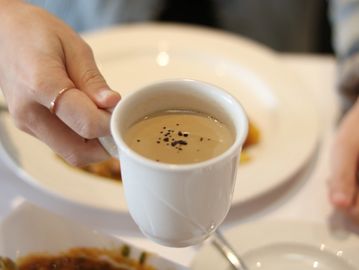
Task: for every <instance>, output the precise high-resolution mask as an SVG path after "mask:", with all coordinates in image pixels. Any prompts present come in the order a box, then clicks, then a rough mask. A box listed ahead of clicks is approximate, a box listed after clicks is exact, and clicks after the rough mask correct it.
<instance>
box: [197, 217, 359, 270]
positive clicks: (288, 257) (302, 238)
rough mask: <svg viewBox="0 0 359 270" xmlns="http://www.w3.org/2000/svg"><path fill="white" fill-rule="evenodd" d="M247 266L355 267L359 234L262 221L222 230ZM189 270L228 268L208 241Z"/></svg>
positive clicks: (277, 269) (270, 269) (294, 269)
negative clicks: (226, 230)
mask: <svg viewBox="0 0 359 270" xmlns="http://www.w3.org/2000/svg"><path fill="white" fill-rule="evenodd" d="M225 236H226V238H227V239H228V241H229V242H230V244H231V245H232V246H233V247H234V249H235V250H236V251H237V253H238V254H241V255H242V258H243V260H244V262H245V263H246V265H247V266H248V268H249V269H250V270H255V269H260V270H287V269H290V270H307V269H308V270H309V269H318V270H339V269H340V270H355V269H359V258H358V250H359V237H358V236H357V235H355V234H354V233H350V232H348V231H345V230H339V229H337V230H332V229H330V228H329V227H327V226H326V225H324V224H313V223H305V222H295V221H272V222H270V221H262V222H258V223H252V224H246V225H242V226H239V227H236V228H233V229H231V230H229V231H228V232H226V233H225ZM191 269H193V270H202V269H206V270H210V269H216V270H230V269H231V268H230V266H229V264H228V262H227V261H226V260H225V259H224V258H223V256H222V255H221V254H220V253H219V251H218V250H216V249H215V248H214V246H213V245H211V244H210V243H208V244H206V245H205V246H203V247H202V248H201V249H200V251H199V252H198V254H197V255H196V257H195V258H194V261H193V263H192V267H191Z"/></svg>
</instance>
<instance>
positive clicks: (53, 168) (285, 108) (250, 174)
mask: <svg viewBox="0 0 359 270" xmlns="http://www.w3.org/2000/svg"><path fill="white" fill-rule="evenodd" d="M86 40H87V41H88V42H89V44H90V45H91V46H92V48H93V50H94V53H95V56H96V60H97V62H98V64H99V66H100V69H101V70H102V72H103V74H104V76H105V78H106V79H107V81H108V83H109V84H110V85H111V86H112V87H113V88H114V89H117V90H118V91H120V93H121V94H122V95H126V94H128V93H129V92H131V91H132V90H133V89H136V88H137V87H139V86H143V85H145V84H147V83H150V82H152V81H156V80H160V79H167V78H176V77H187V78H193V79H199V80H203V81H208V82H210V83H213V84H216V85H218V86H221V87H222V88H224V89H226V90H228V91H229V92H231V93H232V94H233V95H234V96H236V97H237V98H238V99H239V100H240V101H241V103H242V104H243V106H244V107H245V109H246V110H247V112H248V115H249V118H250V119H251V120H252V121H253V122H254V123H256V125H257V126H258V127H259V129H260V132H261V134H262V139H261V142H260V144H259V145H258V146H256V147H254V148H253V149H252V150H251V156H252V161H251V162H249V163H247V164H243V165H241V167H240V169H239V173H238V181H237V185H236V188H235V190H234V196H233V202H234V203H239V202H242V201H245V200H248V199H252V198H253V197H256V196H260V195H261V194H263V193H264V192H266V191H269V190H271V189H273V188H275V187H277V186H278V185H280V184H282V183H283V182H285V181H286V180H288V178H290V177H291V176H292V175H293V174H294V173H295V172H297V171H298V169H300V168H301V167H302V166H303V165H304V163H305V162H306V161H307V160H308V158H309V157H310V155H311V154H312V152H313V150H314V149H315V146H316V141H317V135H318V126H317V122H318V119H317V117H318V115H317V111H316V109H315V105H314V103H313V101H312V99H311V96H310V95H309V94H308V93H307V92H306V90H305V89H303V88H301V85H300V82H298V81H297V80H295V79H293V78H292V77H291V74H289V73H288V72H287V71H286V70H285V69H284V67H283V65H282V63H281V61H280V59H279V57H278V56H277V55H276V54H275V53H274V52H272V51H271V50H268V49H266V48H264V47H261V46H259V45H257V44H255V43H253V42H250V41H248V40H246V39H243V38H240V37H238V36H233V35H229V34H226V33H222V32H215V31H212V30H209V29H203V28H193V27H188V26H187V27H185V26H178V25H156V24H154V25H152V24H149V25H146V24H145V25H135V26H127V27H119V28H114V29H110V30H108V31H104V32H100V33H96V34H93V35H88V36H86ZM0 140H1V144H2V147H3V148H4V149H5V152H6V154H5V156H6V157H7V158H10V160H11V162H10V163H12V164H13V165H14V167H15V170H16V171H18V172H20V175H21V177H22V178H23V179H24V180H25V183H27V184H29V185H30V186H31V187H34V186H35V189H36V190H40V191H41V192H39V193H38V194H37V195H36V199H37V200H38V201H39V200H40V201H42V203H48V198H49V197H55V198H57V199H58V200H59V202H60V203H61V202H67V203H69V202H70V203H72V202H73V203H76V204H79V205H85V206H89V207H91V208H99V209H106V210H111V211H116V212H119V211H122V212H126V211H127V207H126V203H125V200H124V198H123V192H122V186H121V185H120V184H119V183H116V182H114V181H109V180H104V179H101V178H99V177H96V176H91V175H89V174H86V173H83V172H81V171H79V170H74V169H71V168H70V167H68V166H67V165H66V164H64V163H63V162H61V161H60V160H59V159H58V158H56V157H55V155H54V154H53V153H52V151H51V150H49V149H48V148H47V147H46V146H44V145H43V144H42V143H40V142H38V141H37V140H35V139H33V138H31V137H30V136H27V135H25V134H23V133H21V132H19V131H18V130H17V129H16V128H15V127H14V125H13V123H12V122H11V120H10V117H9V116H8V115H6V114H0ZM13 161H15V163H14V162H13ZM44 196H45V197H46V198H44V199H43V200H41V199H42V197H44Z"/></svg>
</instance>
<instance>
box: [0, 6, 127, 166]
mask: <svg viewBox="0 0 359 270" xmlns="http://www.w3.org/2000/svg"><path fill="white" fill-rule="evenodd" d="M0 7H1V8H0V17H1V20H0V59H1V61H0V88H1V89H2V91H3V93H4V95H5V98H6V100H7V103H8V108H9V112H10V114H11V116H12V117H13V119H14V121H15V123H16V125H17V127H19V128H20V129H21V130H23V131H25V132H27V133H29V134H31V135H33V136H35V137H36V138H38V139H40V140H41V141H43V142H45V143H46V144H47V145H49V146H50V147H51V148H52V149H53V150H54V152H56V153H57V154H59V155H60V156H62V157H63V158H64V159H65V160H66V161H67V162H69V163H71V164H73V165H78V166H81V165H85V164H88V163H92V162H96V161H100V160H104V159H106V158H108V154H107V153H106V151H105V150H104V149H103V148H102V146H101V145H100V144H99V142H98V140H97V139H96V138H98V137H101V136H106V135H109V134H110V131H109V120H110V114H109V113H108V112H107V111H106V110H108V109H110V108H112V107H114V106H115V105H116V103H117V102H118V101H119V100H120V95H119V94H117V93H116V92H114V91H112V90H110V88H109V86H108V85H107V84H106V82H105V80H104V78H103V76H102V75H101V74H100V72H99V70H98V68H97V66H96V63H95V60H94V57H93V53H92V50H91V49H90V47H89V46H88V45H87V44H86V43H85V42H84V41H83V40H82V39H81V38H80V36H78V35H77V34H76V33H75V32H74V31H73V30H72V29H71V28H70V27H68V26H67V25H66V24H65V23H63V22H62V21H60V20H58V19H57V18H55V17H54V16H52V15H51V14H49V13H48V12H46V11H44V10H42V9H40V8H37V7H34V6H32V5H30V4H27V3H24V2H22V1H18V0H0ZM67 87H70V88H71V89H70V90H68V91H66V92H65V93H64V94H63V95H61V96H60V97H59V98H58V100H57V102H56V111H55V112H54V113H53V114H52V113H51V112H50V111H49V108H50V106H51V105H50V104H51V102H52V101H53V100H54V99H55V97H56V96H57V95H58V92H59V91H60V90H61V89H63V88H67ZM85 139H88V140H85Z"/></svg>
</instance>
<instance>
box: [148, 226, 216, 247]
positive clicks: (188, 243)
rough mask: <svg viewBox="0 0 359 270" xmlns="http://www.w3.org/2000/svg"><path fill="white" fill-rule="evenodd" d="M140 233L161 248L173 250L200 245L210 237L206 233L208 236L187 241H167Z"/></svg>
mask: <svg viewBox="0 0 359 270" xmlns="http://www.w3.org/2000/svg"><path fill="white" fill-rule="evenodd" d="M141 231H142V230H141ZM142 233H143V234H144V235H145V236H146V237H147V238H148V239H150V240H152V241H154V242H156V243H157V244H160V245H162V246H167V247H174V248H182V247H189V246H193V245H197V244H200V243H202V242H203V241H204V240H206V239H207V238H208V237H209V236H210V235H211V234H210V233H208V234H206V235H203V236H201V237H198V238H191V239H187V240H173V239H171V240H169V239H163V238H159V237H156V236H153V235H150V234H148V233H146V232H144V231H142Z"/></svg>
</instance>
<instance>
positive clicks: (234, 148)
mask: <svg viewBox="0 0 359 270" xmlns="http://www.w3.org/2000/svg"><path fill="white" fill-rule="evenodd" d="M170 83H196V84H200V85H204V86H206V87H207V86H210V87H211V89H212V91H216V92H218V93H220V94H221V95H222V96H224V97H225V98H227V99H229V100H231V102H232V103H233V104H236V111H237V112H238V113H237V117H238V118H239V122H240V126H241V127H240V130H238V129H237V128H235V132H236V136H235V140H234V143H233V144H232V145H231V146H230V147H229V148H228V149H226V150H225V151H224V152H223V153H221V154H219V155H217V156H215V157H213V158H210V159H207V160H204V161H200V162H195V163H185V164H174V163H164V162H157V161H154V160H151V159H149V158H147V157H144V156H142V155H141V154H139V153H137V152H136V151H134V150H132V149H131V148H130V147H129V146H128V145H127V143H126V142H125V141H124V139H123V137H122V135H120V134H119V130H118V128H116V125H117V122H118V121H117V118H118V117H117V115H120V114H119V113H118V112H119V111H121V110H122V107H123V105H121V104H123V103H124V102H127V100H130V99H133V98H134V97H135V96H137V95H140V94H141V93H142V92H146V91H148V89H149V88H152V87H154V86H157V85H158V86H159V85H164V84H170ZM231 118H233V117H232V116H231ZM111 134H112V136H113V139H114V141H115V143H116V145H117V148H118V153H120V152H124V153H126V154H127V155H128V156H129V157H130V158H131V159H133V160H137V161H140V162H141V163H142V164H143V165H145V166H147V167H151V168H156V169H160V170H164V171H181V172H183V171H189V170H194V169H200V168H204V167H209V166H211V165H213V164H216V163H218V162H220V161H221V160H225V159H227V158H228V157H231V156H234V155H235V154H236V153H237V152H238V151H240V148H241V147H242V146H243V144H244V141H245V139H246V137H247V134H248V117H247V113H246V111H245V110H244V108H243V106H242V105H241V103H240V102H239V101H238V100H237V99H236V98H235V97H234V96H233V95H232V94H230V93H228V92H227V91H226V90H224V89H223V88H221V87H219V86H216V85H214V84H212V83H208V82H204V81H201V80H197V79H189V78H178V79H167V80H160V81H155V82H152V83H151V84H148V85H145V86H143V87H140V88H138V89H137V90H134V91H133V92H131V93H130V94H128V95H126V96H125V97H124V98H123V99H122V100H120V102H119V103H118V104H117V105H116V107H115V109H114V110H113V112H112V117H111Z"/></svg>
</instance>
